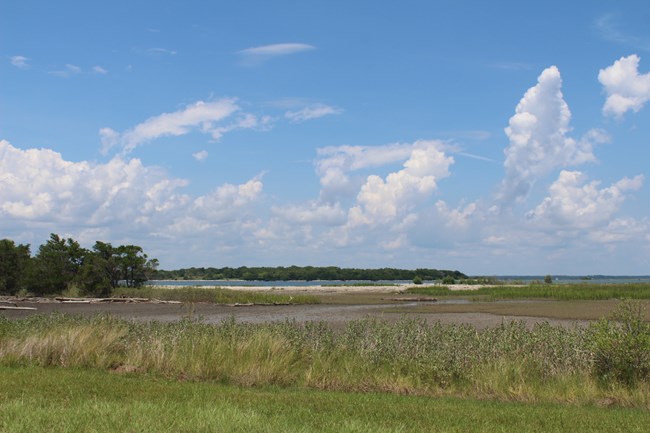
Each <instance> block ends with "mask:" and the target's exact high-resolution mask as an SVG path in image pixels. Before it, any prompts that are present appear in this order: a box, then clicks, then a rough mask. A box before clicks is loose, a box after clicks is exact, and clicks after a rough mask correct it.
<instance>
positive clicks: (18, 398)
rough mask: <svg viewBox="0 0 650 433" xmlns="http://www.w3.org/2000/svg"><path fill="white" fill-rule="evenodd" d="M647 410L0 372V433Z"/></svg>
mask: <svg viewBox="0 0 650 433" xmlns="http://www.w3.org/2000/svg"><path fill="white" fill-rule="evenodd" d="M648 425H650V412H648V411H647V410H642V409H625V408H603V407H597V406H575V405H563V404H539V403H527V404H523V403H515V402H494V401H480V400H471V399H457V398H428V397H417V396H400V395H393V394H383V393H344V392H323V391H317V390H305V389H293V388H289V389H278V388H273V387H271V388H269V387H263V388H254V389H242V388H238V387H234V386H226V385H222V384H216V383H197V382H179V381H169V380H163V379H160V378H155V377H151V376H145V375H132V374H128V375H118V374H111V373H107V372H102V371H97V370H94V371H93V370H84V369H58V368H40V367H29V368H16V367H13V368H8V367H0V431H2V432H6V433H19V432H29V433H32V432H51V433H63V432H81V431H83V432H97V433H100V432H111V433H113V432H246V433H257V432H260V433H262V432H264V433H266V432H298V433H308V432H325V433H327V432H336V433H340V432H379V433H384V432H402V433H408V432H472V431H480V432H486V433H490V432H518V433H526V432H590V433H591V432H645V431H647V426H648Z"/></svg>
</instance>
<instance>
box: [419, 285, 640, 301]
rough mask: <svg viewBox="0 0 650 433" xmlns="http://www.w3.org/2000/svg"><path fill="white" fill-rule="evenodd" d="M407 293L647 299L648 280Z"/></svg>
mask: <svg viewBox="0 0 650 433" xmlns="http://www.w3.org/2000/svg"><path fill="white" fill-rule="evenodd" d="M407 291H408V292H409V293H417V294H422V295H430V296H470V297H473V298H488V299H536V298H537V299H558V300H606V299H650V284H649V283H625V284H589V283H579V284H529V285H516V286H489V287H481V288H479V289H472V290H451V289H450V288H449V287H448V286H424V287H411V288H409V289H407Z"/></svg>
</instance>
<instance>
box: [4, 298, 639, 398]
mask: <svg viewBox="0 0 650 433" xmlns="http://www.w3.org/2000/svg"><path fill="white" fill-rule="evenodd" d="M635 311H636V310H634V309H633V308H632V309H628V313H629V314H628V317H627V318H625V317H624V318H623V320H622V321H616V320H618V319H616V320H614V319H615V318H612V319H610V320H605V321H603V322H602V323H605V324H607V326H606V327H605V325H594V326H590V327H578V328H574V329H567V328H563V327H554V326H551V325H549V324H541V325H537V326H534V327H533V328H527V327H526V326H525V325H524V323H523V322H508V323H506V322H504V323H503V324H502V325H501V326H498V327H495V328H490V329H486V330H482V331H478V330H477V329H475V328H474V327H472V326H469V325H461V326H458V325H443V324H440V323H436V324H433V325H430V324H428V323H426V322H425V321H421V320H412V319H406V318H403V319H401V320H399V321H397V322H396V323H389V322H385V321H381V320H376V319H364V320H359V321H353V322H350V323H349V324H348V325H347V327H346V328H345V329H344V330H342V331H340V332H334V331H333V330H332V329H331V328H330V327H329V326H328V325H327V324H325V323H321V322H308V323H306V324H299V323H296V322H293V321H285V322H275V323H266V324H245V323H237V322H236V321H235V319H234V318H231V319H229V320H226V321H224V322H222V323H221V324H219V325H208V324H203V323H199V322H195V321H192V320H182V321H178V322H170V323H157V322H147V323H141V322H130V321H125V320H119V319H116V318H113V317H108V316H95V317H90V318H84V317H78V316H67V315H60V314H54V315H50V316H30V317H28V318H26V319H22V320H16V321H9V320H7V319H2V318H0V365H5V366H14V367H16V366H42V367H51V366H61V367H69V368H77V367H83V368H99V369H105V370H106V369H108V370H114V371H126V372H139V373H146V374H151V375H155V376H161V377H166V378H172V379H183V380H191V381H216V382H220V383H224V384H233V385H239V386H247V387H251V386H255V387H257V386H281V387H307V388H316V389H325V390H338V391H383V392H390V393H399V394H418V395H435V396H441V395H456V396H469V397H476V398H496V399H500V400H514V401H527V402H539V401H547V402H548V401H562V402H578V403H589V404H601V402H609V403H607V404H618V405H624V406H637V407H645V408H648V409H650V377H649V376H650V359H648V357H645V358H643V357H641V358H637V357H635V356H634V355H633V356H632V357H628V356H627V355H628V354H629V353H636V354H639V353H640V354H644V353H647V352H648V351H650V326H647V324H645V322H641V323H642V326H640V327H638V328H634V327H633V328H629V325H630V324H632V325H634V324H635V323H638V317H639V316H638V315H635V314H636V313H635ZM630 329H632V330H630ZM614 330H615V332H614ZM630 332H633V333H634V335H633V338H632V337H630ZM627 337H630V338H629V339H627V340H624V341H626V345H625V346H624V347H621V346H620V345H619V344H618V341H619V340H620V339H621V338H623V339H625V338H627ZM629 349H632V352H631V351H630V350H629ZM630 369H632V370H633V374H626V372H628V371H630Z"/></svg>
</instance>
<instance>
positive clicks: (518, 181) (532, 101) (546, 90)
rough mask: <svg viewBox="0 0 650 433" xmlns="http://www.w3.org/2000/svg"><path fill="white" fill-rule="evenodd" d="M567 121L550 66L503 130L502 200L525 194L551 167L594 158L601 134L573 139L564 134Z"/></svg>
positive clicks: (555, 71) (567, 113)
mask: <svg viewBox="0 0 650 433" xmlns="http://www.w3.org/2000/svg"><path fill="white" fill-rule="evenodd" d="M570 120H571V112H570V111H569V106H568V105H567V103H566V102H565V101H564V96H563V95H562V78H561V76H560V71H559V70H558V69H557V68H556V67H555V66H551V67H549V68H547V69H545V70H544V71H543V72H542V73H541V75H540V76H539V78H538V80H537V84H536V85H535V86H534V87H531V88H530V89H528V91H527V92H526V94H525V95H524V97H523V98H522V99H521V101H520V102H519V104H518V105H517V108H516V110H515V115H514V116H512V117H511V118H510V122H509V126H508V127H507V128H506V129H505V133H506V135H507V136H508V139H509V141H510V144H509V145H508V147H507V148H506V149H505V151H504V153H505V156H506V160H505V163H504V167H505V170H506V175H505V179H504V181H503V184H502V187H501V192H500V195H501V200H502V201H503V202H505V203H510V202H512V201H514V200H517V199H521V198H523V197H525V196H526V194H527V193H528V191H529V190H530V187H531V186H532V184H533V183H534V182H535V180H537V178H538V177H540V176H543V175H546V174H548V173H549V172H550V171H551V170H553V169H556V168H559V167H564V166H567V165H575V164H581V163H584V162H588V161H595V156H594V155H593V152H592V145H593V144H594V142H598V141H601V140H600V139H601V138H602V134H596V133H593V132H592V133H589V134H587V135H586V136H585V138H584V139H582V140H575V139H573V138H571V137H570V136H569V135H568V134H569V132H570V126H569V123H570Z"/></svg>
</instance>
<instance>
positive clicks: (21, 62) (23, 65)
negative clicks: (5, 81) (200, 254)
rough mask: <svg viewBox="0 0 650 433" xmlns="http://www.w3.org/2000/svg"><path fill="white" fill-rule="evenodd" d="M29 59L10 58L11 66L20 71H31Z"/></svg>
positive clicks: (22, 57)
mask: <svg viewBox="0 0 650 433" xmlns="http://www.w3.org/2000/svg"><path fill="white" fill-rule="evenodd" d="M28 60H29V59H28V58H27V57H25V56H11V57H10V58H9V61H10V62H11V64H12V65H13V66H15V67H17V68H18V69H29V63H28V62H27V61H28Z"/></svg>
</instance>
